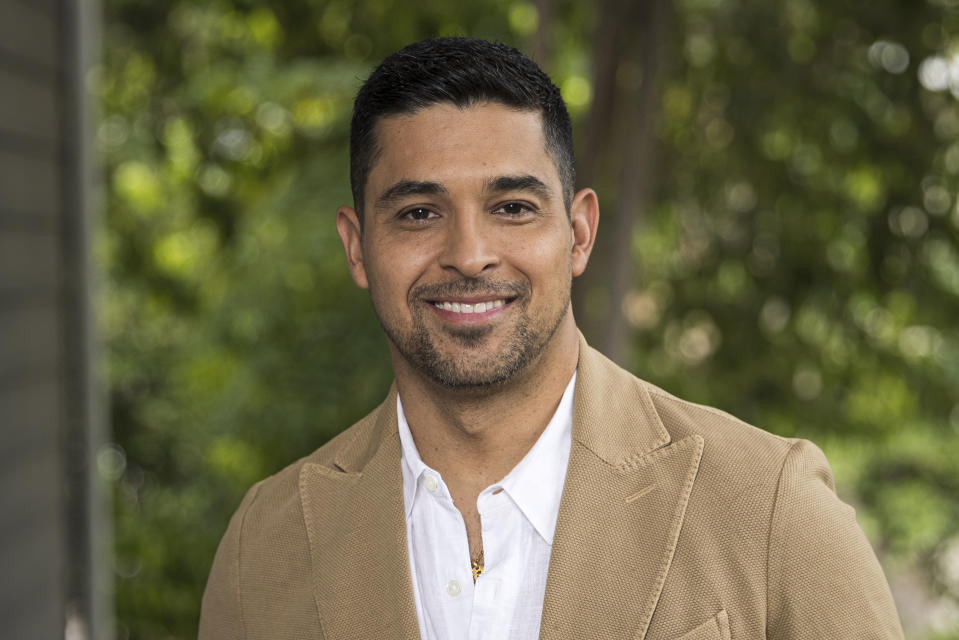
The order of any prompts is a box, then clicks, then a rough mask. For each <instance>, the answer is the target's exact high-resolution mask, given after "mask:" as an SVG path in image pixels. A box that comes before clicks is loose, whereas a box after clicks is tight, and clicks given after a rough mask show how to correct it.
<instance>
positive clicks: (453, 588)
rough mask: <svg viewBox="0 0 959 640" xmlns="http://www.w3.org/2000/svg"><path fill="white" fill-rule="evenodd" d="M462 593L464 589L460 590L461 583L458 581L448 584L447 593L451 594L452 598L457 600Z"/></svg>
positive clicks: (451, 581)
mask: <svg viewBox="0 0 959 640" xmlns="http://www.w3.org/2000/svg"><path fill="white" fill-rule="evenodd" d="M460 591H462V589H460V583H459V582H457V581H456V580H450V581H449V582H447V583H446V593H448V594H450V597H453V598H455V597H456V596H458V595H459V594H460Z"/></svg>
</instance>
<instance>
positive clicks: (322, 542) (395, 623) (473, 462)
mask: <svg viewBox="0 0 959 640" xmlns="http://www.w3.org/2000/svg"><path fill="white" fill-rule="evenodd" d="M350 151H351V181H352V187H353V196H354V202H355V208H350V207H340V209H339V210H338V211H337V218H336V225H337V230H338V232H339V234H340V238H341V239H342V241H343V247H344V250H345V253H346V259H347V264H348V266H349V269H350V272H351V274H352V276H353V279H354V280H355V282H356V283H357V285H359V286H360V287H363V288H365V289H368V290H369V293H370V299H371V300H372V303H373V308H374V310H375V312H376V314H377V316H378V317H379V319H380V322H381V324H382V325H383V329H384V330H385V332H386V335H387V337H388V338H389V340H388V344H389V351H390V357H391V360H392V365H393V370H394V373H395V377H396V382H395V385H394V386H393V388H392V389H391V390H390V393H389V395H388V396H387V398H386V400H385V401H384V402H383V404H382V405H380V406H379V407H378V408H377V409H375V410H374V411H373V413H371V414H370V415H368V416H367V417H366V418H364V419H363V420H361V421H360V422H358V423H357V424H355V425H353V426H352V427H350V428H349V429H347V430H346V431H344V432H343V433H342V434H340V435H339V436H337V437H336V438H334V439H333V440H332V441H330V442H329V443H328V444H327V445H325V446H324V447H322V448H320V449H319V450H317V451H316V452H314V453H313V454H312V455H310V456H308V457H307V458H304V459H303V460H300V461H298V462H296V463H294V464H293V465H291V466H290V467H288V468H286V469H285V470H283V471H281V472H280V473H278V474H276V475H275V476H273V477H271V478H268V479H267V480H264V481H263V482H261V483H259V484H257V485H256V486H254V487H253V488H252V489H251V490H250V492H249V493H248V494H247V496H246V497H245V499H244V500H243V503H242V504H241V505H240V508H239V510H238V511H237V513H236V515H235V516H234V517H233V520H232V521H231V523H230V526H229V529H228V531H227V533H226V535H225V536H224V538H223V541H222V543H221V545H220V548H219V550H218V551H217V555H216V559H215V561H214V566H213V570H212V573H211V576H210V580H209V583H208V585H207V589H206V593H205V595H204V601H203V614H202V618H201V623H200V637H201V638H203V639H210V638H249V639H253V638H264V639H266V638H269V639H280V638H327V639H334V638H336V639H339V638H412V637H417V636H420V637H423V638H497V639H500V638H536V637H541V638H555V639H559V638H648V639H650V640H652V639H682V640H709V639H717V640H718V639H722V638H725V639H729V638H767V637H768V638H783V639H798V638H809V639H817V640H822V639H833V638H843V639H847V638H863V639H865V638H900V637H901V636H902V632H901V630H900V627H899V622H898V620H897V617H896V613H895V608H894V605H893V602H892V599H891V597H890V594H889V590H888V587H887V586H886V583H885V580H884V578H883V576H882V572H881V569H880V567H879V565H878V563H877V561H876V559H875V556H874V555H873V553H872V550H871V549H870V547H869V544H868V543H867V542H866V540H865V538H864V536H863V535H862V532H861V531H860V530H859V528H858V526H857V525H856V522H855V517H854V514H853V510H852V509H850V508H849V507H847V506H846V505H844V504H842V503H841V502H840V501H839V500H838V499H837V498H836V496H835V493H834V491H833V487H832V478H831V472H830V470H829V467H828V465H827V463H826V461H825V459H824V457H823V455H822V453H821V452H820V451H819V450H818V449H816V448H815V446H813V445H812V444H810V443H808V442H805V441H802V440H789V439H784V438H779V437H776V436H773V435H770V434H767V433H765V432H762V431H759V430H758V429H755V428H753V427H750V426H748V425H746V424H744V423H742V422H739V421H737V420H736V419H734V418H732V417H730V416H728V415H726V414H724V413H722V412H719V411H716V410H713V409H710V408H707V407H701V406H698V405H693V404H690V403H686V402H683V401H681V400H678V399H677V398H674V397H672V396H670V395H669V394H667V393H665V392H664V391H661V390H660V389H657V388H656V387H653V386H652V385H649V384H647V383H645V382H643V381H640V380H638V379H636V378H634V377H633V376H631V375H630V374H628V373H627V372H625V371H623V370H621V369H619V368H618V367H616V366H615V365H614V364H612V363H611V362H609V361H608V360H606V359H605V358H604V357H603V356H601V355H600V354H598V353H597V352H595V351H593V350H592V349H590V347H588V346H587V345H586V343H585V342H584V341H583V339H582V337H581V336H580V335H579V333H578V331H577V329H576V325H575V322H574V319H573V315H572V312H571V308H570V300H569V295H570V284H571V279H572V278H573V277H575V276H578V275H579V274H581V273H582V272H583V270H584V269H585V268H586V263H587V260H588V258H589V254H590V250H591V248H592V246H593V240H594V237H595V233H596V225H597V220H598V216H599V211H598V205H597V199H596V194H595V193H594V192H593V191H592V190H590V189H583V190H580V191H578V192H575V193H574V189H573V183H574V171H573V159H572V142H571V132H570V124H569V117H568V115H567V113H566V108H565V106H564V105H563V102H562V99H561V98H560V96H559V92H558V90H557V89H556V87H555V86H553V85H552V83H551V82H550V81H549V79H548V78H547V77H546V76H545V75H544V74H543V72H542V71H540V70H539V69H538V68H537V67H536V66H535V65H534V64H533V63H532V62H530V61H529V60H528V59H527V58H525V57H524V56H522V55H521V54H520V53H519V52H517V51H515V50H514V49H511V48H509V47H505V46H503V45H497V44H490V43H487V42H483V41H478V40H472V39H465V38H443V39H437V40H428V41H424V42H420V43H417V44H414V45H411V46H409V47H406V48H405V49H403V50H401V51H399V52H398V53H396V54H394V55H393V56H391V57H389V58H387V59H386V60H385V61H384V62H383V63H382V64H381V65H380V67H378V68H377V69H376V70H375V71H374V72H373V74H372V75H371V76H370V78H369V79H368V80H367V81H366V83H365V84H364V86H363V88H362V89H361V90H360V92H359V95H358V96H357V99H356V103H355V107H354V114H353V122H352V128H351V143H350Z"/></svg>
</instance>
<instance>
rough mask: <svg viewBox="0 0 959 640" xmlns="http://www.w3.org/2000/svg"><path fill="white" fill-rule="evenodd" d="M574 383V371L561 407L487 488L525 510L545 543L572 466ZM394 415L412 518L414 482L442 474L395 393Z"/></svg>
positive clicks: (405, 494) (553, 526)
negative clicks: (419, 444) (429, 462)
mask: <svg viewBox="0 0 959 640" xmlns="http://www.w3.org/2000/svg"><path fill="white" fill-rule="evenodd" d="M575 387H576V372H575V371H574V372H573V376H572V377H571V378H570V380H569V383H568V384H567V385H566V390H565V391H563V396H562V398H560V401H559V406H557V407H556V411H555V412H554V413H553V417H552V418H550V421H549V423H548V424H547V425H546V428H545V429H544V430H543V433H541V434H540V436H539V438H538V439H537V440H536V442H535V443H534V444H533V446H532V448H531V449H530V450H529V451H528V452H527V453H526V455H525V456H523V459H522V460H520V461H519V463H518V464H517V465H516V466H515V467H513V469H512V471H510V472H509V473H508V474H506V477H505V478H503V479H502V480H501V481H499V482H497V483H495V484H493V485H491V486H490V487H488V488H487V489H485V490H484V493H486V492H493V491H495V490H497V489H500V488H501V489H503V490H504V491H505V492H506V494H507V495H508V496H509V497H510V499H512V501H513V502H514V503H515V504H516V506H517V507H518V508H519V509H520V511H522V512H523V515H524V516H525V517H526V519H527V520H529V522H530V524H532V525H533V528H535V529H536V531H537V532H538V533H539V534H540V536H542V538H543V539H544V540H545V541H546V542H547V544H550V545H551V544H553V533H554V531H555V530H556V517H557V515H558V514H559V502H560V499H561V498H562V495H563V482H564V480H565V479H566V468H567V466H568V464H569V452H570V447H571V444H572V430H573V389H574V388H575ZM396 418H397V424H398V426H399V432H400V444H401V446H402V458H403V460H402V469H403V499H404V500H403V502H404V505H405V507H406V517H407V518H409V517H410V513H411V511H412V509H413V501H414V499H415V497H416V486H417V483H418V482H419V479H420V477H421V476H422V475H423V474H424V473H425V472H427V471H429V472H432V473H434V474H436V476H437V477H439V474H438V473H436V472H435V471H433V470H432V469H430V468H429V467H428V466H426V463H424V462H423V460H422V458H420V454H419V451H417V449H416V444H415V443H414V442H413V434H412V433H411V432H410V426H409V423H408V422H407V421H406V415H405V413H404V412H403V402H402V400H400V396H399V394H396Z"/></svg>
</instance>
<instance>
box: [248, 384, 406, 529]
mask: <svg viewBox="0 0 959 640" xmlns="http://www.w3.org/2000/svg"><path fill="white" fill-rule="evenodd" d="M390 397H391V398H392V397H393V396H392V394H391V395H390ZM389 401H390V399H389V398H387V400H385V401H384V402H383V403H382V404H381V405H379V406H378V407H376V408H375V409H374V410H373V411H371V412H370V413H368V414H367V415H366V416H364V417H363V418H361V419H360V420H358V421H357V422H355V423H354V424H352V425H351V426H350V427H348V428H347V429H345V430H343V431H341V432H340V433H339V434H337V435H336V436H334V437H333V438H331V439H330V440H329V441H327V442H326V444H324V445H323V446H321V447H319V448H318V449H316V450H315V451H313V452H312V453H310V454H309V455H306V456H304V457H302V458H300V459H299V460H296V461H295V462H292V463H291V464H289V465H287V466H286V467H284V468H283V469H281V470H280V471H278V472H276V473H275V474H273V475H271V476H269V477H267V478H264V479H263V480H261V481H260V482H258V483H256V484H255V485H253V487H251V488H250V490H249V491H248V492H247V496H246V497H245V498H244V500H243V502H242V503H241V505H240V508H239V510H238V511H250V512H255V513H258V514H262V517H264V519H265V522H266V523H267V524H268V523H269V522H270V521H273V522H276V523H277V524H282V522H283V521H282V519H281V520H276V519H275V516H276V515H278V514H283V513H292V514H295V515H296V516H298V517H299V518H302V513H301V506H300V475H301V472H302V470H303V467H305V466H306V465H311V464H313V465H318V466H320V467H337V466H338V461H339V460H340V459H341V458H343V457H344V456H346V455H350V456H351V457H352V452H353V451H354V450H355V449H357V448H360V449H363V450H365V449H368V448H369V446H370V443H373V444H375V442H376V440H377V438H376V435H375V430H376V423H377V420H378V418H379V415H380V413H381V411H382V410H383V409H384V407H385V406H386V405H387V404H388V403H389ZM394 401H395V400H394ZM238 515H239V514H238ZM248 518H249V516H247V517H245V518H243V519H248ZM234 520H236V518H234Z"/></svg>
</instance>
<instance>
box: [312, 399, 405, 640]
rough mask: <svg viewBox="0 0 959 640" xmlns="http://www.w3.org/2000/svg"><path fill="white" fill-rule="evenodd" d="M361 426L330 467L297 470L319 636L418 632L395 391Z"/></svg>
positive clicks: (396, 635) (383, 635) (336, 639)
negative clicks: (307, 538) (362, 427)
mask: <svg viewBox="0 0 959 640" xmlns="http://www.w3.org/2000/svg"><path fill="white" fill-rule="evenodd" d="M364 427H365V428H364V429H361V430H360V431H359V432H358V433H357V435H356V436H355V437H354V438H353V440H352V441H351V442H350V443H348V444H347V445H346V446H344V447H343V449H342V450H341V453H340V454H339V455H338V457H337V459H336V460H335V461H334V464H333V465H332V466H325V465H320V464H306V465H304V467H303V469H302V471H301V472H300V498H301V501H302V505H303V514H304V517H305V520H306V528H307V533H308V535H309V542H310V553H311V558H312V564H313V567H312V576H313V595H314V598H315V600H316V607H317V610H318V612H319V616H320V621H321V624H322V628H323V636H324V638H326V639H327V640H340V639H346V638H357V639H361V638H362V639H366V638H418V637H419V629H418V626H417V621H416V606H415V602H414V600H413V587H412V583H411V580H410V569H409V559H408V553H407V545H406V521H405V516H404V509H403V492H402V484H403V480H402V474H401V471H400V452H401V448H400V442H399V436H398V434H397V426H396V391H395V389H394V390H392V391H391V393H390V394H389V396H388V397H387V399H386V401H385V402H384V403H383V404H382V405H381V406H380V409H379V411H378V412H377V414H376V418H375V420H370V421H369V424H367V425H364ZM330 514H336V515H335V516H331V515H330Z"/></svg>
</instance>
